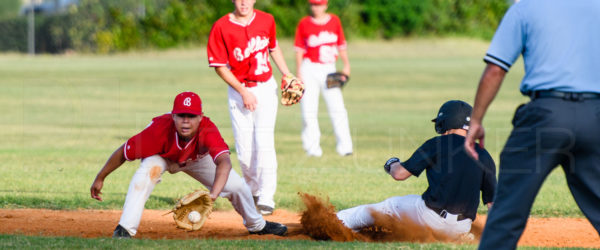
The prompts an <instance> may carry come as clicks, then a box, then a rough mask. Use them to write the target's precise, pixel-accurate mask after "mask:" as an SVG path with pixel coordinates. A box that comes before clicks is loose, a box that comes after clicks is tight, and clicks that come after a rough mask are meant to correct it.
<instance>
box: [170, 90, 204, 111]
mask: <svg viewBox="0 0 600 250" xmlns="http://www.w3.org/2000/svg"><path fill="white" fill-rule="evenodd" d="M171 113H172V114H182V113H183V114H194V115H201V114H202V100H200V96H198V95H197V94H196V93H194V92H183V93H180V94H179V95H177V96H176V97H175V101H173V110H172V111H171Z"/></svg>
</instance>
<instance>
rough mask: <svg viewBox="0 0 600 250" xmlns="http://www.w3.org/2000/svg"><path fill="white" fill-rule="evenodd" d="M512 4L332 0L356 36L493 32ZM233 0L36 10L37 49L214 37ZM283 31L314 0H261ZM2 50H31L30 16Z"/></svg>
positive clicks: (0, 23) (13, 28)
mask: <svg viewBox="0 0 600 250" xmlns="http://www.w3.org/2000/svg"><path fill="white" fill-rule="evenodd" d="M508 7H509V3H508V2H507V1H506V0H329V12H331V13H335V14H337V15H338V16H339V17H340V19H341V20H342V24H343V25H344V29H345V32H346V34H347V36H348V37H349V39H352V38H366V39H392V38H397V37H406V36H447V35H460V36H470V37H480V38H484V39H489V38H491V36H492V35H493V33H494V30H495V28H496V27H497V25H498V23H499V22H500V20H501V18H502V16H503V15H504V12H505V11H506V10H507V8H508ZM233 8H234V7H233V4H232V3H231V0H80V2H79V4H78V5H74V6H71V7H70V8H69V9H68V11H67V12H66V13H63V14H59V15H51V16H47V15H38V16H36V25H35V27H36V51H37V52H38V53H39V52H42V53H60V52H63V51H65V50H75V51H81V52H97V53H109V52H114V51H127V50H131V49H143V48H170V47H175V46H180V45H188V44H203V43H205V42H206V39H207V37H208V33H209V32H210V28H211V27H212V24H213V22H214V21H215V20H217V19H218V18H220V17H221V16H223V15H225V14H226V13H229V12H231V11H233ZM255 8H256V9H260V10H263V11H266V12H268V13H271V14H272V15H273V16H274V17H275V20H276V22H277V32H278V37H293V35H294V32H295V29H296V25H297V24H298V21H299V20H300V18H302V17H303V16H305V15H307V14H308V13H309V4H308V1H307V0H258V1H257V3H256V5H255ZM0 34H1V36H2V39H0V50H1V51H26V49H27V18H26V16H15V17H11V18H2V19H0Z"/></svg>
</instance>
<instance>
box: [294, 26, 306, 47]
mask: <svg viewBox="0 0 600 250" xmlns="http://www.w3.org/2000/svg"><path fill="white" fill-rule="evenodd" d="M303 20H304V19H302V20H300V23H298V27H296V40H295V41H294V48H295V49H296V51H306V41H305V40H304V37H303V36H302V31H303V30H304V22H303Z"/></svg>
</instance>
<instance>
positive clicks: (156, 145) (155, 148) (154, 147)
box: [123, 120, 165, 161]
mask: <svg viewBox="0 0 600 250" xmlns="http://www.w3.org/2000/svg"><path fill="white" fill-rule="evenodd" d="M159 127H160V125H159V124H157V123H156V122H155V121H154V120H153V121H152V122H151V123H150V125H148V127H146V129H144V130H142V132H140V133H139V134H137V135H134V136H133V137H131V138H129V140H127V142H126V143H125V146H124V147H123V153H124V155H125V159H127V160H128V161H133V160H136V159H141V158H145V157H148V156H152V155H156V154H160V153H162V151H163V144H164V142H165V140H164V138H165V137H164V132H163V131H164V130H162V131H161V129H160V128H159Z"/></svg>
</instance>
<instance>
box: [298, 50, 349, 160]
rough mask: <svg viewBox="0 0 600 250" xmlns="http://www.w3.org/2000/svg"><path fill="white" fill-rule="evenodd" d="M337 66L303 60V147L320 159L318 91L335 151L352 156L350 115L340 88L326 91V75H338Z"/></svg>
mask: <svg viewBox="0 0 600 250" xmlns="http://www.w3.org/2000/svg"><path fill="white" fill-rule="evenodd" d="M335 71H336V69H335V63H331V64H320V63H313V62H311V61H310V60H309V59H305V60H304V61H302V66H301V67H300V73H299V74H300V76H301V78H302V81H303V82H304V85H305V87H304V88H305V92H304V96H303V97H302V100H301V101H300V106H301V107H302V118H303V121H304V128H303V129H302V145H303V147H304V150H306V153H308V154H309V155H313V156H321V155H322V154H323V151H322V149H321V142H320V140H321V131H320V129H319V117H318V114H319V92H321V93H323V98H324V99H325V103H326V104H327V110H328V112H329V117H330V118H331V124H332V125H333V132H334V134H335V138H336V142H337V145H336V151H337V153H338V154H340V155H346V154H348V153H352V138H351V137H350V126H349V125H348V112H347V111H346V107H345V106H344V98H343V96H342V90H341V88H331V89H329V88H327V84H326V79H327V74H329V73H333V72H335Z"/></svg>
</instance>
